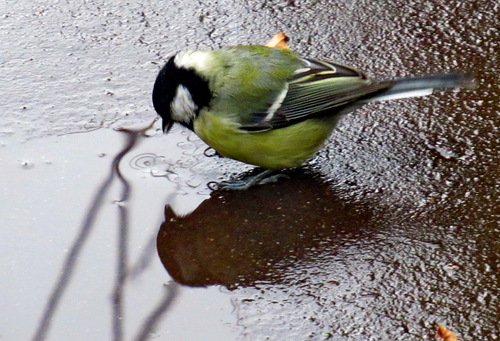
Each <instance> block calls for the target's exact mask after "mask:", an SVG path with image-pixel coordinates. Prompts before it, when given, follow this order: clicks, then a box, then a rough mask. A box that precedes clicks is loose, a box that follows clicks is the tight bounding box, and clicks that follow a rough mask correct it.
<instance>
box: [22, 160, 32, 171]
mask: <svg viewBox="0 0 500 341" xmlns="http://www.w3.org/2000/svg"><path fill="white" fill-rule="evenodd" d="M21 167H23V168H24V169H31V168H33V167H35V164H34V163H33V162H31V161H28V160H24V161H21Z"/></svg>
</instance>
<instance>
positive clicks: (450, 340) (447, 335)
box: [436, 324, 458, 341]
mask: <svg viewBox="0 0 500 341" xmlns="http://www.w3.org/2000/svg"><path fill="white" fill-rule="evenodd" d="M436 334H437V336H438V337H439V338H440V339H443V341H458V339H457V337H456V336H455V334H453V333H452V332H451V331H450V330H448V328H446V327H445V326H443V325H442V324H438V327H437V332H436Z"/></svg>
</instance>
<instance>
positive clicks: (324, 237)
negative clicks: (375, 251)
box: [157, 171, 373, 288]
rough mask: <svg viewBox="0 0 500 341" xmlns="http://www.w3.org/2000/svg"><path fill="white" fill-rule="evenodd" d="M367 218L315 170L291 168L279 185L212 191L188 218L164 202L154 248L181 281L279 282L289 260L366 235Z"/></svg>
mask: <svg viewBox="0 0 500 341" xmlns="http://www.w3.org/2000/svg"><path fill="white" fill-rule="evenodd" d="M290 193H293V194H294V195H290ZM371 217H372V213H371V210H370V207H369V206H368V205H363V204H360V203H356V204H351V203H348V202H345V201H343V200H340V199H339V198H338V197H336V196H335V194H334V193H333V191H332V190H331V188H330V187H329V186H328V185H327V184H325V183H324V182H322V181H321V180H319V179H317V178H316V177H315V176H314V175H312V174H306V173H304V172H303V171H302V172H301V173H298V171H296V172H295V173H293V174H290V179H287V180H281V181H279V183H277V184H268V185H264V186H256V187H254V188H250V189H249V190H247V191H229V192H228V191H216V192H213V193H212V196H211V198H210V199H208V200H206V201H205V202H203V203H202V204H201V205H200V206H199V207H198V208H197V209H196V211H195V212H194V213H192V214H191V215H189V216H188V217H176V216H175V214H174V212H173V211H172V210H171V209H170V207H169V206H167V207H166V208H165V222H164V223H163V224H162V225H161V228H160V231H159V233H158V239H157V248H158V253H159V256H160V258H161V261H162V262H163V264H164V266H165V268H166V269H167V271H168V272H169V274H170V275H171V276H172V277H173V278H174V279H175V280H176V281H177V282H179V283H181V284H184V285H189V286H205V285H212V284H222V285H225V286H226V287H228V288H235V287H237V286H252V285H255V284H256V283H258V282H260V283H262V282H268V283H280V282H283V281H285V277H284V275H285V273H286V271H285V270H286V269H288V268H290V267H291V266H294V264H295V265H296V263H298V262H307V261H308V260H309V258H311V257H312V258H313V259H318V253H321V252H336V251H335V250H337V249H338V248H340V247H342V246H343V245H346V244H352V243H354V242H356V241H358V240H360V239H364V238H369V236H370V234H371V231H373V226H370V224H371ZM325 250H326V251H325Z"/></svg>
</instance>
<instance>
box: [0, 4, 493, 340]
mask: <svg viewBox="0 0 500 341" xmlns="http://www.w3.org/2000/svg"><path fill="white" fill-rule="evenodd" d="M3 7H4V8H3V10H2V13H1V23H0V36H1V39H0V41H1V43H0V44H1V45H2V48H1V49H0V51H1V52H0V85H1V88H2V91H1V92H0V96H1V100H2V120H1V122H0V163H1V165H2V171H1V172H2V176H1V177H0V202H1V205H0V217H2V220H1V221H2V224H1V226H2V228H1V229H0V245H1V247H0V250H1V251H0V252H1V257H0V259H1V261H0V273H1V274H2V281H0V292H1V293H2V294H1V300H2V307H3V309H2V314H0V339H2V340H26V339H29V338H35V339H36V338H38V339H44V338H46V339H48V340H61V339H73V340H88V339H91V338H94V339H111V338H113V339H115V340H120V339H146V338H150V339H160V340H164V339H169V340H264V339H269V340H285V339H286V340H305V339H312V340H324V339H333V340H395V339H405V340H433V339H435V336H434V334H435V329H436V323H443V324H445V325H446V326H447V327H448V328H450V329H451V330H452V331H454V332H455V333H456V334H457V335H458V336H459V338H460V339H462V340H497V339H498V337H499V332H498V321H499V318H500V312H499V308H498V307H499V303H498V296H499V287H500V285H499V279H498V263H499V256H498V255H499V252H500V245H499V242H498V240H499V238H498V235H499V228H498V223H497V219H496V215H497V212H498V204H497V201H498V199H497V190H496V188H497V186H498V182H497V179H496V174H497V173H498V171H499V169H498V157H497V155H498V151H497V150H498V142H497V141H498V137H497V136H498V133H497V126H498V111H499V110H498V109H499V106H498V103H499V99H500V93H499V90H498V71H499V70H498V65H499V62H498V53H499V51H498V28H497V26H498V25H497V22H496V20H497V18H498V16H499V5H497V4H496V3H495V2H494V1H468V2H463V1H448V2H446V4H443V3H442V2H440V1H410V2H408V1H405V2H403V1H392V2H388V1H387V2H386V1H384V2H369V1H358V2H351V1H337V2H335V3H331V2H328V1H319V2H318V1H303V2H298V1H297V2H296V1H283V2H280V3H277V4H273V5H272V6H270V5H266V4H262V3H260V2H256V1H250V2H240V3H234V2H229V1H224V0H222V1H213V2H187V1H183V2H181V1H173V2H169V3H168V4H167V3H165V4H163V3H150V2H144V3H142V4H126V5H125V4H122V3H120V2H117V1H114V2H109V1H107V2H104V1H87V2H84V3H81V4H68V3H65V2H64V3H63V2H48V1H39V2H37V3H36V4H34V3H32V2H29V1H17V2H9V3H8V5H4V6H3ZM278 31H284V32H287V33H288V34H289V35H290V37H291V38H292V40H291V42H290V45H291V47H292V48H293V49H295V50H297V51H299V52H301V53H303V54H304V55H309V56H315V57H324V58H329V59H332V60H336V61H338V62H341V63H344V64H347V65H352V66H355V67H357V68H359V69H361V70H364V71H365V72H366V73H367V74H368V75H369V76H372V77H378V78H390V77H400V76H405V75H413V74H425V73H432V72H438V71H451V70H463V71H468V72H471V73H473V74H474V75H476V78H477V83H478V87H477V89H476V90H474V91H463V92H451V93H445V94H436V95H433V96H430V97H426V98H418V99H410V100H399V101H393V102H384V103H379V104H370V105H369V106H366V107H364V108H362V109H361V110H359V111H358V112H357V113H356V114H354V115H351V116H348V117H346V118H345V119H344V121H343V122H342V124H341V125H340V126H339V127H338V129H337V130H336V131H335V132H334V134H333V135H332V137H331V138H330V140H329V142H328V144H327V146H325V148H323V149H322V150H321V151H320V152H319V153H318V155H317V156H316V157H315V158H314V159H313V160H311V161H310V162H309V163H308V164H307V165H305V166H304V167H303V169H301V170H297V171H293V172H289V173H288V177H289V178H288V179H283V180H281V181H279V182H278V183H274V184H268V185H264V186H259V187H256V188H252V189H250V190H248V191H245V192H220V191H215V192H211V191H210V190H209V189H208V188H207V186H206V184H207V183H208V182H210V181H217V180H220V179H226V178H228V177H230V176H233V175H237V174H240V173H243V172H248V171H251V169H252V167H250V166H246V165H243V164H241V163H238V162H235V161H230V160H223V159H220V158H217V157H206V156H204V151H205V148H206V146H205V145H204V144H203V143H202V142H200V141H199V140H198V139H197V138H196V137H195V136H193V135H191V134H189V133H187V132H186V131H184V130H183V129H181V128H180V127H177V128H175V129H174V130H173V132H172V133H171V134H169V135H167V136H164V135H163V134H162V133H161V131H160V129H159V123H156V124H155V126H154V128H153V129H150V130H148V131H147V132H146V133H145V135H146V136H139V135H134V134H130V133H126V132H123V131H116V130H114V129H113V128H118V127H133V128H135V129H138V127H145V126H146V125H148V124H149V123H150V122H151V121H152V119H153V118H154V117H155V114H154V111H153V109H152V105H151V100H150V93H151V89H152V84H153V82H154V79H155V77H156V73H157V71H158V69H159V67H160V66H161V65H162V63H163V62H164V60H165V58H166V57H167V56H169V55H170V54H172V53H175V52H176V51H178V50H180V49H183V48H186V47H190V48H201V47H218V46H222V45H230V44H236V43H263V42H265V41H267V40H268V38H269V37H271V36H272V35H273V34H275V33H276V32H278ZM127 147H128V149H127ZM118 162H119V167H118V166H117V164H118Z"/></svg>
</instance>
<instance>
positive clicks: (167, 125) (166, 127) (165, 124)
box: [161, 119, 174, 134]
mask: <svg viewBox="0 0 500 341" xmlns="http://www.w3.org/2000/svg"><path fill="white" fill-rule="evenodd" d="M173 125H174V121H172V120H165V119H162V120H161V130H163V132H164V133H165V134H166V133H168V132H169V131H170V129H172V126H173Z"/></svg>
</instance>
